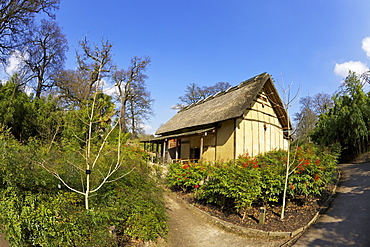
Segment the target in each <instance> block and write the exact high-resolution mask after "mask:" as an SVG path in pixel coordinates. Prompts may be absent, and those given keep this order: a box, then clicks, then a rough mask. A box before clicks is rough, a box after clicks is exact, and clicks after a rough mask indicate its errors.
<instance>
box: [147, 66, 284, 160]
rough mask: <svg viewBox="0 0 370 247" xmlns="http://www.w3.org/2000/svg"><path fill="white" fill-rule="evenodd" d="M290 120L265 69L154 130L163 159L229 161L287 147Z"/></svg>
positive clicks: (200, 102) (178, 114)
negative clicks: (244, 155)
mask: <svg viewBox="0 0 370 247" xmlns="http://www.w3.org/2000/svg"><path fill="white" fill-rule="evenodd" d="M288 128H290V120H289V117H288V116H287V112H286V111H285V109H284V107H283V103H282V100H281V98H280V96H279V94H278V92H277V90H276V88H275V86H274V83H273V80H272V78H271V76H270V75H269V74H267V73H263V74H261V75H258V76H256V77H253V78H251V79H249V80H246V81H243V82H242V83H240V84H239V85H238V86H235V87H231V88H229V89H227V90H226V91H222V92H219V93H217V94H215V95H213V96H209V97H208V98H206V99H204V100H200V101H198V102H197V103H194V104H191V105H189V106H187V107H185V108H183V109H182V110H180V111H179V112H178V113H177V114H176V115H175V116H174V117H172V118H171V119H170V120H169V121H168V122H167V123H165V124H164V125H162V126H161V127H160V128H159V129H158V130H157V132H156V135H158V137H156V138H155V139H154V140H151V142H152V143H153V142H155V143H160V144H161V145H162V149H161V150H162V151H161V155H162V156H163V158H165V159H166V160H167V161H171V160H172V161H173V160H188V159H190V160H198V159H202V160H204V161H207V162H213V161H228V160H232V159H236V158H238V156H239V155H243V154H246V153H248V154H249V155H251V156H255V155H258V154H261V153H264V152H267V151H270V150H275V149H286V148H287V130H288Z"/></svg>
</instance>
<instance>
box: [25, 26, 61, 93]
mask: <svg viewBox="0 0 370 247" xmlns="http://www.w3.org/2000/svg"><path fill="white" fill-rule="evenodd" d="M27 40H28V41H27V49H26V56H25V57H26V60H25V61H24V65H25V66H24V68H23V69H24V70H26V73H27V72H28V78H27V80H26V81H35V88H34V90H35V96H36V97H37V98H40V96H41V93H42V92H43V91H44V90H45V89H48V88H49V89H50V88H52V87H53V86H54V82H55V81H54V80H53V76H54V75H55V74H57V73H58V71H60V70H62V69H63V66H64V61H65V59H66V57H65V53H66V51H67V50H68V45H67V39H66V37H65V35H64V34H63V33H62V32H61V29H60V28H59V26H58V24H57V23H56V22H54V21H47V20H41V25H40V26H39V27H36V28H35V30H34V32H33V33H32V35H30V36H29V37H28V38H27Z"/></svg>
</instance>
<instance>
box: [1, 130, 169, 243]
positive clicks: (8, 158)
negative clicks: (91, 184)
mask: <svg viewBox="0 0 370 247" xmlns="http://www.w3.org/2000/svg"><path fill="white" fill-rule="evenodd" d="M44 149H47V147H43V146H41V144H40V143H38V142H36V141H34V142H30V143H29V144H27V145H21V144H20V143H19V142H18V141H16V140H14V139H13V138H11V137H10V136H9V135H4V133H3V134H0V225H1V226H2V228H3V230H4V232H5V235H6V238H7V239H9V241H10V243H11V244H12V245H13V246H115V245H117V243H118V242H120V241H121V240H120V239H121V238H134V239H141V240H156V239H157V238H158V237H165V235H166V232H167V224H166V220H167V218H166V214H165V207H164V203H163V195H162V189H160V188H159V187H158V184H157V183H156V182H155V181H154V179H152V178H151V175H150V169H149V168H148V166H147V164H146V162H144V161H143V156H142V155H145V152H143V151H141V150H139V149H138V148H136V147H135V148H134V149H135V151H132V149H133V147H130V146H123V147H122V150H123V156H124V159H125V166H124V167H123V168H122V169H130V167H133V166H135V169H134V170H133V171H132V172H131V173H130V174H129V175H127V176H126V177H124V178H123V179H120V180H117V181H115V182H112V183H109V184H107V186H105V187H102V189H101V190H99V191H97V193H96V194H95V195H94V196H92V197H91V210H85V209H84V198H83V197H82V196H81V195H79V194H76V193H73V192H70V191H69V190H68V189H66V188H65V187H63V186H58V184H60V182H59V181H58V180H57V179H55V178H54V177H53V176H52V175H51V174H50V173H48V172H47V171H45V169H43V168H41V167H40V166H39V165H37V162H34V161H35V160H38V159H41V158H48V159H51V158H53V161H55V162H59V164H58V163H55V165H56V166H58V165H60V162H61V161H62V160H63V159H62V157H63V154H64V155H66V154H67V153H68V154H70V155H72V152H70V151H68V152H67V150H62V153H60V152H54V151H52V150H51V152H50V153H49V154H48V156H43V155H42V153H43V152H42V150H44ZM138 154H139V155H138ZM52 156H55V157H52ZM72 158H73V157H72ZM107 158H109V157H107ZM72 160H73V159H72ZM61 168H62V167H61ZM74 172H75V171H72V170H66V172H65V173H72V174H73V173H74ZM72 174H71V175H70V177H67V181H69V182H71V183H73V182H74V183H75V184H76V185H77V184H78V182H79V181H80V179H81V177H80V176H75V175H72ZM77 174H78V173H77ZM63 175H64V174H63ZM76 179H77V181H76ZM112 226H114V227H115V229H116V230H117V237H115V236H114V235H112V234H109V231H108V229H109V227H112Z"/></svg>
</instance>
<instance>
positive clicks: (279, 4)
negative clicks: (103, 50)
mask: <svg viewBox="0 0 370 247" xmlns="http://www.w3.org/2000/svg"><path fill="white" fill-rule="evenodd" d="M369 13H370V1H368V0H352V1H350V0H310V1H307V0H284V1H278V0H264V1H247V0H228V1H226V0H224V1H221V0H186V1H184V0H182V1H180V0H155V1H154V0H104V1H101V0H62V1H61V6H60V9H59V11H58V12H57V13H56V14H57V21H58V22H59V25H60V26H61V27H62V28H63V32H64V33H65V34H66V36H67V39H68V42H69V47H70V51H69V52H68V61H67V68H74V67H75V66H76V63H75V49H76V47H77V41H78V40H80V39H81V38H83V37H85V36H86V35H87V37H88V40H90V41H91V42H95V43H99V40H100V38H101V37H104V38H105V39H108V40H109V41H111V42H112V43H113V53H114V54H115V55H114V62H115V63H116V65H117V66H118V67H119V68H127V66H128V65H129V62H130V59H131V57H133V56H150V57H151V59H152V63H151V65H150V66H149V68H148V70H147V72H146V74H147V75H148V76H149V79H148V80H147V86H148V90H149V91H151V94H152V98H153V99H154V100H155V102H154V106H153V109H154V113H155V116H154V117H152V118H151V119H150V121H148V122H147V123H146V124H147V125H148V126H147V131H148V132H149V133H154V132H155V130H156V129H157V128H158V127H159V126H160V125H161V124H163V123H165V122H166V121H167V120H169V119H170V118H171V117H172V116H173V115H174V114H175V113H176V112H175V111H173V110H171V106H173V105H175V104H176V103H178V102H179V100H178V97H179V96H181V95H183V94H184V91H185V89H186V86H187V85H188V84H190V83H196V84H199V85H201V86H205V85H207V86H210V85H213V84H215V83H217V82H220V81H224V82H229V83H230V84H231V85H237V84H239V83H240V82H241V81H243V80H246V79H248V78H250V77H253V76H255V75H257V74H260V73H263V72H268V73H269V74H271V75H272V76H273V78H274V79H275V81H276V83H281V82H282V81H283V80H284V81H285V83H290V82H293V83H294V88H295V89H296V88H298V86H299V85H300V87H301V96H302V97H303V96H307V95H314V94H316V93H319V92H326V93H329V94H332V93H334V92H335V90H336V89H337V88H338V87H339V85H340V82H341V81H342V80H343V76H344V75H345V74H346V72H347V70H348V68H351V69H352V70H359V71H361V70H366V69H367V67H368V65H367V63H369V57H370V38H369V39H368V40H367V39H366V37H368V36H370V14H369ZM367 51H368V54H367ZM368 55H369V57H368ZM369 64H370V63H369ZM295 89H293V90H295ZM298 107H299V105H298V103H297V104H296V105H295V106H293V107H292V110H291V112H292V113H293V112H294V111H297V110H298Z"/></svg>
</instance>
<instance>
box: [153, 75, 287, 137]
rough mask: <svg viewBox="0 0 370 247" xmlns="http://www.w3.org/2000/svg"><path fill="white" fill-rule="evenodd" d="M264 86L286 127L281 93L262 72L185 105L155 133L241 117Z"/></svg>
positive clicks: (164, 132) (171, 131) (170, 131)
mask: <svg viewBox="0 0 370 247" xmlns="http://www.w3.org/2000/svg"><path fill="white" fill-rule="evenodd" d="M263 88H264V89H265V91H266V92H267V94H268V95H269V98H270V101H271V102H272V103H273V108H274V110H275V112H276V114H277V115H278V117H279V120H280V122H281V124H282V126H283V127H284V128H287V126H288V120H287V114H286V111H285V110H284V109H283V107H282V106H283V105H282V102H281V99H280V97H279V95H278V92H277V90H276V88H275V86H274V85H273V82H272V79H271V76H270V75H269V74H267V73H263V74H260V75H258V76H256V77H253V78H251V79H249V80H246V81H244V82H242V83H240V84H239V85H238V86H235V87H231V88H229V89H227V90H226V91H222V92H219V93H217V94H215V95H213V96H210V97H208V98H206V99H204V100H200V101H198V102H197V103H194V104H191V105H189V106H187V107H185V108H184V109H182V110H180V111H179V112H178V113H177V114H176V115H175V116H173V117H172V118H171V119H170V120H169V121H168V122H167V123H165V124H164V125H162V126H161V127H160V128H159V129H158V130H157V132H156V134H157V135H162V136H167V135H173V134H176V133H181V132H183V131H185V130H189V129H191V128H198V127H199V128H204V126H209V125H212V124H216V123H218V122H221V121H225V120H228V119H233V118H238V117H241V116H242V115H243V113H244V111H245V110H246V109H248V108H250V107H251V106H252V104H253V100H254V99H255V98H256V97H257V94H258V93H259V92H261V91H262V89H263Z"/></svg>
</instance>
